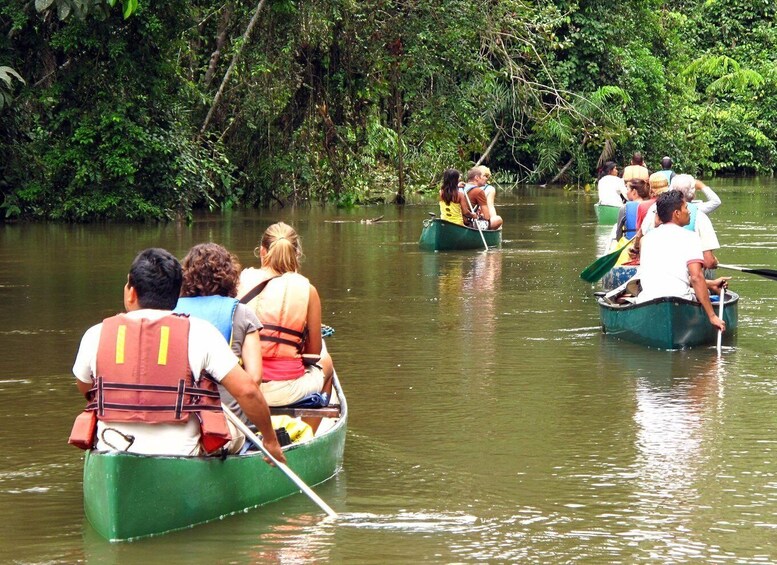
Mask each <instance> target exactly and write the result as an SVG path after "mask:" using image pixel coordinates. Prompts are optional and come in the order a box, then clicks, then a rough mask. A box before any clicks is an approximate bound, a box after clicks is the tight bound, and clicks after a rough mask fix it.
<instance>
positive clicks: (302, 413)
mask: <svg viewBox="0 0 777 565" xmlns="http://www.w3.org/2000/svg"><path fill="white" fill-rule="evenodd" d="M270 414H272V415H273V416H291V417H292V418H315V417H319V418H339V417H340V405H339V404H330V405H329V406H324V407H323V408H294V407H291V406H270Z"/></svg>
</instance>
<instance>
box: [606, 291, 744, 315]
mask: <svg viewBox="0 0 777 565" xmlns="http://www.w3.org/2000/svg"><path fill="white" fill-rule="evenodd" d="M605 294H606V293H604V292H597V293H595V294H594V296H595V297H596V301H597V302H598V303H599V305H600V306H602V307H604V308H608V309H610V310H615V311H623V310H637V309H639V308H642V307H645V306H653V305H656V304H663V303H664V302H672V303H674V304H688V305H691V306H699V307H701V303H700V302H697V301H696V300H688V299H687V298H680V297H679V296H661V297H659V298H654V299H653V300H648V301H647V302H640V303H638V304H633V303H630V302H625V303H623V304H614V303H612V302H609V301H608V300H607V299H606V298H605V297H604V295H605ZM738 301H739V295H738V294H737V293H736V292H731V291H730V290H727V291H726V300H724V302H723V306H724V308H725V307H726V306H730V305H732V304H734V303H736V302H738ZM715 304H717V302H716V303H715Z"/></svg>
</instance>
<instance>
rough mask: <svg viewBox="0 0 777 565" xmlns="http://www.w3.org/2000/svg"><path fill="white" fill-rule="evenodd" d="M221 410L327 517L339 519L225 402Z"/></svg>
mask: <svg viewBox="0 0 777 565" xmlns="http://www.w3.org/2000/svg"><path fill="white" fill-rule="evenodd" d="M221 408H222V409H223V410H224V415H225V416H226V417H227V418H228V419H229V421H230V422H232V423H233V424H234V425H235V427H236V428H237V429H238V430H240V431H241V432H243V434H245V436H246V438H248V439H249V440H250V441H251V443H253V444H254V445H255V446H256V447H258V448H259V451H261V452H262V453H263V454H264V456H265V457H266V458H267V459H269V460H270V462H271V463H272V464H273V465H275V466H276V467H278V469H280V470H281V471H283V474H284V475H286V476H287V477H288V478H289V479H290V480H291V482H293V483H294V484H295V485H297V487H299V489H300V490H301V491H302V492H304V493H305V494H306V495H307V496H308V498H309V499H310V500H312V501H313V502H315V503H316V504H317V505H318V507H319V508H321V510H323V511H324V512H326V514H327V516H330V517H331V518H337V512H335V511H334V510H332V509H331V508H330V507H329V505H328V504H327V503H326V502H324V501H323V500H321V498H320V497H319V496H318V495H317V494H316V493H315V492H313V489H311V488H310V487H309V486H308V485H306V484H305V482H304V481H303V480H302V479H300V478H299V476H298V475H297V474H296V473H295V472H294V471H292V470H291V469H289V467H288V466H287V465H285V464H284V463H281V462H280V461H278V460H277V459H276V458H275V457H273V456H272V455H270V452H269V451H267V449H266V448H265V447H264V444H263V443H262V440H261V439H259V438H258V437H257V436H256V434H255V433H254V432H252V431H251V428H249V427H248V426H246V425H245V424H244V423H243V420H241V419H240V418H238V417H237V416H236V415H235V413H234V412H232V410H230V409H229V407H228V406H227V405H226V404H224V403H223V402H222V403H221Z"/></svg>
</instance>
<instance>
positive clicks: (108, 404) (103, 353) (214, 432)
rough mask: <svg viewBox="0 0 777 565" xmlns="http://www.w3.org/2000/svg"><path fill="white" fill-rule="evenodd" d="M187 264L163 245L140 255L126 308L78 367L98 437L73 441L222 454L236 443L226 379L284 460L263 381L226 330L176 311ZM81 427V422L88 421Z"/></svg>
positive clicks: (94, 333) (107, 323)
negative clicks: (224, 403)
mask: <svg viewBox="0 0 777 565" xmlns="http://www.w3.org/2000/svg"><path fill="white" fill-rule="evenodd" d="M181 281H182V271H181V264H180V263H179V262H178V260H177V259H176V258H175V257H173V255H171V254H170V253H168V252H167V251H165V250H164V249H146V250H144V251H141V252H140V253H139V254H138V256H137V257H136V258H135V260H134V261H133V263H132V266H131V267H130V270H129V274H128V276H127V283H126V284H125V285H124V308H125V310H126V313H125V314H118V315H116V316H113V317H111V318H107V319H106V320H104V321H103V322H102V323H100V324H97V325H95V326H92V327H91V328H90V329H89V330H87V332H86V333H85V334H84V336H83V338H82V339H81V345H80V347H79V350H78V354H77V356H76V361H75V364H74V366H73V374H74V375H75V377H76V385H77V386H78V389H79V390H80V391H81V392H82V393H83V394H84V395H85V396H86V397H87V400H88V404H87V408H86V411H85V412H84V414H82V416H79V419H80V420H81V421H82V422H83V419H82V417H83V416H92V417H93V418H96V420H97V426H96V438H94V437H92V438H85V437H83V436H84V434H83V433H81V434H80V436H78V437H75V438H74V435H76V428H77V427H78V420H77V425H76V426H74V431H73V434H71V443H75V444H76V445H79V447H85V448H88V447H91V445H93V441H94V440H95V439H96V448H97V449H98V450H101V451H123V452H129V453H138V454H144V455H201V454H203V453H211V452H220V451H221V447H222V446H224V445H225V444H226V442H228V441H229V440H231V439H233V436H234V434H235V432H232V433H230V431H229V428H228V427H227V424H226V419H225V417H224V414H223V412H222V411H221V408H220V402H219V396H218V389H217V387H216V386H215V383H220V384H221V385H223V386H224V388H225V389H226V390H227V391H228V392H229V393H230V394H231V395H232V396H233V397H234V398H235V399H236V400H237V402H238V404H239V405H240V407H241V408H242V410H243V412H244V413H245V414H246V415H247V416H248V418H249V419H250V420H251V421H252V422H253V423H254V424H256V426H257V428H258V429H259V431H260V432H261V434H262V437H263V439H262V443H263V444H264V446H265V447H266V448H267V450H268V451H269V452H270V453H271V454H272V456H273V457H275V458H276V459H277V460H278V461H281V462H285V460H286V458H285V457H284V455H283V452H282V451H281V448H280V445H279V444H278V440H277V438H276V436H275V432H274V430H273V427H272V423H271V421H270V411H269V408H268V407H267V403H266V402H265V400H264V397H263V396H262V393H261V391H260V390H259V386H258V385H257V383H255V382H254V380H253V379H252V378H251V377H250V376H249V375H248V374H247V373H246V372H245V371H244V370H243V369H242V368H241V367H240V365H239V364H238V359H237V357H235V355H234V354H233V353H232V351H231V350H230V348H229V345H228V344H227V342H226V341H225V340H224V338H223V337H222V336H221V334H220V333H219V331H218V330H217V329H216V328H215V327H214V326H212V325H211V324H209V323H208V322H206V321H204V320H199V319H196V318H189V317H186V316H178V315H173V314H172V312H171V309H172V308H173V307H174V306H175V304H176V301H177V300H178V294H179V292H180V289H181ZM81 427H82V428H83V426H81Z"/></svg>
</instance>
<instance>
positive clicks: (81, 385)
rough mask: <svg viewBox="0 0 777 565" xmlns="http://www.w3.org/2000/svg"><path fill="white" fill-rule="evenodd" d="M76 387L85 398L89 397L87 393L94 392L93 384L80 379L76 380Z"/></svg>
mask: <svg viewBox="0 0 777 565" xmlns="http://www.w3.org/2000/svg"><path fill="white" fill-rule="evenodd" d="M76 386H77V387H78V390H79V391H80V392H81V394H83V395H84V396H86V395H87V393H88V392H89V391H90V390H92V384H91V383H85V382H84V381H82V380H80V379H76Z"/></svg>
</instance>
